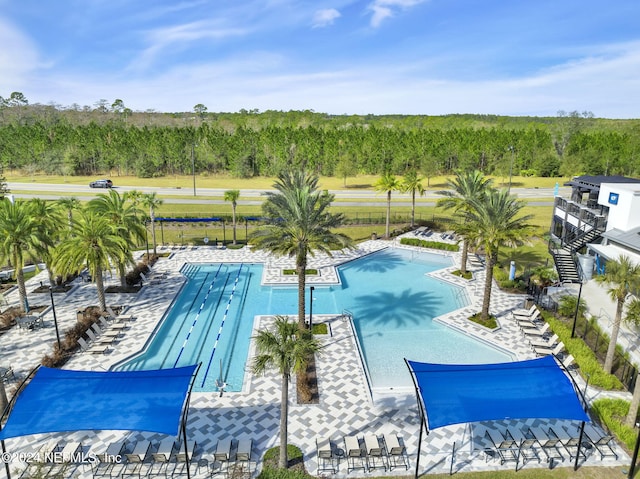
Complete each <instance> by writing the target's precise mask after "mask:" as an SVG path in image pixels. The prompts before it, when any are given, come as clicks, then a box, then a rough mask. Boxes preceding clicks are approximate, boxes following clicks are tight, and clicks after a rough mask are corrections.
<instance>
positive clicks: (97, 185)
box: [89, 180, 113, 188]
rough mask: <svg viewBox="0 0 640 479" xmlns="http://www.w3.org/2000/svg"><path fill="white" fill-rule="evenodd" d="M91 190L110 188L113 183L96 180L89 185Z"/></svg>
mask: <svg viewBox="0 0 640 479" xmlns="http://www.w3.org/2000/svg"><path fill="white" fill-rule="evenodd" d="M89 186H90V187H91V188H111V187H112V186H113V182H112V181H111V180H96V181H92V182H91V183H89Z"/></svg>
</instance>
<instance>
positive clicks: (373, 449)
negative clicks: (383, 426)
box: [364, 434, 388, 471]
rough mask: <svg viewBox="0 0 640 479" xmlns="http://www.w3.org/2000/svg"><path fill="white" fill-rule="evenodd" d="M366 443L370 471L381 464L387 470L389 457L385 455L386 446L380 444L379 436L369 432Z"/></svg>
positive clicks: (365, 439) (365, 438)
mask: <svg viewBox="0 0 640 479" xmlns="http://www.w3.org/2000/svg"><path fill="white" fill-rule="evenodd" d="M364 445H365V447H366V453H367V469H368V470H369V471H371V470H373V469H376V468H378V467H380V466H382V467H383V468H384V470H385V471H386V470H387V466H388V464H387V457H386V456H385V455H384V448H383V447H382V446H381V445H380V441H379V440H378V436H376V435H374V434H367V435H366V436H365V437H364Z"/></svg>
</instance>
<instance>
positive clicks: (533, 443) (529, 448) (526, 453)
mask: <svg viewBox="0 0 640 479" xmlns="http://www.w3.org/2000/svg"><path fill="white" fill-rule="evenodd" d="M507 434H508V435H509V436H510V437H511V438H513V439H514V440H515V441H516V445H517V446H518V456H519V458H520V457H521V458H522V464H523V465H524V464H526V463H527V462H528V461H529V460H531V459H537V460H538V462H540V455H539V454H538V449H539V448H540V444H538V440H537V439H536V438H535V437H534V436H533V435H532V434H530V433H529V434H525V433H523V432H522V431H521V430H519V429H507ZM519 458H518V460H517V461H516V463H517V462H519Z"/></svg>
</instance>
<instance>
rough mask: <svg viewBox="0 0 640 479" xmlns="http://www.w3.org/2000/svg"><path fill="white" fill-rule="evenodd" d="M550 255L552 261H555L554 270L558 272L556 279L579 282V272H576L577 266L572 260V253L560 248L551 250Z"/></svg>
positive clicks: (562, 281)
mask: <svg viewBox="0 0 640 479" xmlns="http://www.w3.org/2000/svg"><path fill="white" fill-rule="evenodd" d="M551 255H552V256H553V262H554V263H555V265H556V271H557V272H558V279H559V280H560V282H561V283H564V282H568V283H569V282H571V283H579V282H580V274H578V268H577V267H576V263H575V261H574V260H573V254H571V253H570V252H569V251H567V250H566V249H565V248H561V249H557V250H555V251H551Z"/></svg>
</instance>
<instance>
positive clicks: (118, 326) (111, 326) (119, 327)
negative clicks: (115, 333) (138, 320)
mask: <svg viewBox="0 0 640 479" xmlns="http://www.w3.org/2000/svg"><path fill="white" fill-rule="evenodd" d="M98 321H100V324H101V325H102V327H103V328H105V329H116V330H119V331H122V330H123V329H126V328H128V327H129V326H128V325H126V324H124V323H109V321H107V319H106V318H105V317H104V316H99V317H98Z"/></svg>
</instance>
